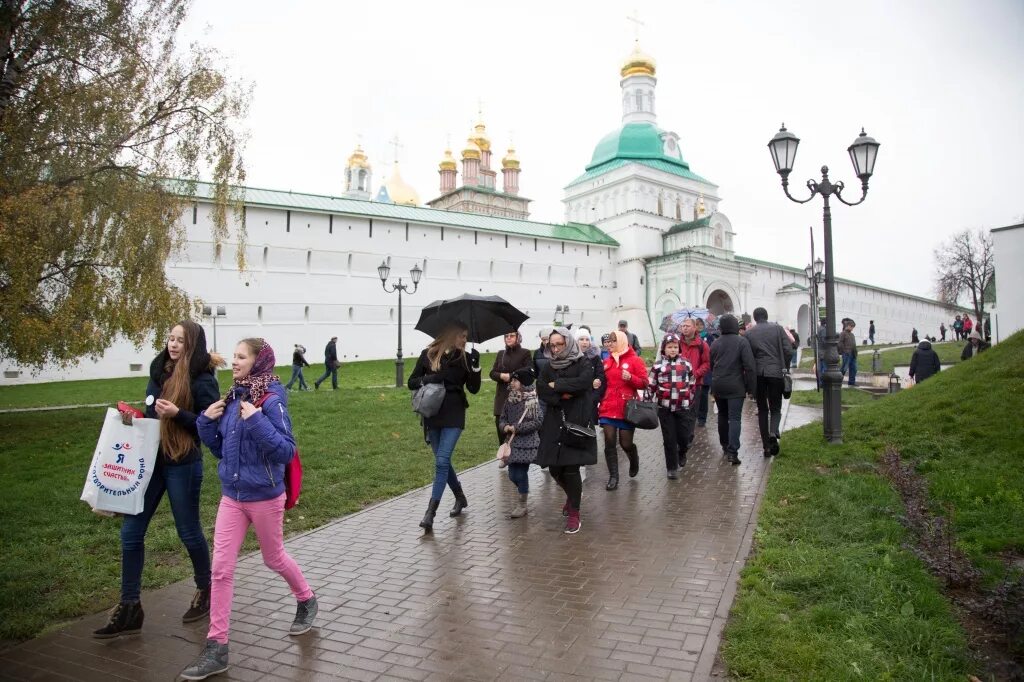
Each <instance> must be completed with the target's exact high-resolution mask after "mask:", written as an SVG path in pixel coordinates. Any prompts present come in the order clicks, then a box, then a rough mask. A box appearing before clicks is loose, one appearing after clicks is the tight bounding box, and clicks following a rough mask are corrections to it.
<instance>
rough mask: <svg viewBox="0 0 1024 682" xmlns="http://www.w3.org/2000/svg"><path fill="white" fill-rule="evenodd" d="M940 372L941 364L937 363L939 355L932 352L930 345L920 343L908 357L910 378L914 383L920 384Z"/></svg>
mask: <svg viewBox="0 0 1024 682" xmlns="http://www.w3.org/2000/svg"><path fill="white" fill-rule="evenodd" d="M941 371H942V364H941V363H940V362H939V354H938V353H936V352H935V351H934V350H932V344H931V343H929V342H928V341H922V342H921V343H919V344H918V345H917V349H916V350H915V351H914V354H913V355H911V356H910V376H912V377H914V380H915V381H918V382H921V381H924V380H925V379H927V378H928V377H930V376H932V375H933V374H938V373H939V372H941Z"/></svg>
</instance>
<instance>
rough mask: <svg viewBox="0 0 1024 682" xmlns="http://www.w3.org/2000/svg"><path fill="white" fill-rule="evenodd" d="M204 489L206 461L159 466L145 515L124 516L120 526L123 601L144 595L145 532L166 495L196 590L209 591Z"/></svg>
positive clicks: (148, 495)
mask: <svg viewBox="0 0 1024 682" xmlns="http://www.w3.org/2000/svg"><path fill="white" fill-rule="evenodd" d="M202 486H203V461H202V460H201V459H199V460H196V461H195V462H193V463H192V464H182V465H179V466H167V465H165V464H162V463H158V464H157V466H156V468H155V469H154V471H153V478H152V479H150V481H149V487H148V488H146V498H145V506H144V507H143V509H142V513H140V514H135V515H134V516H125V517H124V521H123V522H122V523H121V600H122V601H135V600H138V599H139V597H140V595H141V594H142V564H143V562H144V560H145V555H146V530H147V529H148V528H149V522H150V520H151V519H152V518H153V513H154V512H155V511H156V508H157V507H159V506H160V500H161V499H163V496H164V492H166V493H167V499H168V500H170V503H171V514H172V515H173V516H174V525H175V527H176V528H177V529H178V537H179V538H181V542H182V544H184V545H185V549H187V550H188V556H189V558H190V559H192V570H193V572H194V573H195V580H196V587H197V588H199V589H201V590H205V589H207V588H209V587H210V546H209V545H208V544H207V542H206V536H205V535H203V525H202V523H201V522H200V520H199V492H200V490H201V489H202Z"/></svg>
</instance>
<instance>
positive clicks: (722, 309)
mask: <svg viewBox="0 0 1024 682" xmlns="http://www.w3.org/2000/svg"><path fill="white" fill-rule="evenodd" d="M707 308H708V310H710V311H711V312H713V313H714V314H715V315H723V314H725V313H731V312H733V304H732V298H731V297H730V296H729V294H727V293H725V292H724V291H722V290H721V289H715V290H714V291H712V292H711V294H710V295H708V305H707Z"/></svg>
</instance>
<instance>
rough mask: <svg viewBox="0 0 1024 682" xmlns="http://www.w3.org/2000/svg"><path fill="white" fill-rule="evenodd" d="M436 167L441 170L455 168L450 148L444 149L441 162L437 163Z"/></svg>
mask: <svg viewBox="0 0 1024 682" xmlns="http://www.w3.org/2000/svg"><path fill="white" fill-rule="evenodd" d="M437 167H438V168H440V169H441V170H455V169H456V165H455V157H454V156H452V150H451V149H445V150H444V158H443V159H441V163H439V164H437Z"/></svg>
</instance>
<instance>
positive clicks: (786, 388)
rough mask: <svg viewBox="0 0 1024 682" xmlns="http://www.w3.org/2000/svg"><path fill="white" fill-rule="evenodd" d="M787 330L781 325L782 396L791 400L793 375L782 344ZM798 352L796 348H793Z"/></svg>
mask: <svg viewBox="0 0 1024 682" xmlns="http://www.w3.org/2000/svg"><path fill="white" fill-rule="evenodd" d="M785 333H786V332H784V331H782V325H779V362H781V363H782V364H783V368H782V397H783V398H785V399H786V400H789V398H790V396H792V395H793V377H792V376H790V374H789V365H786V350H785V348H784V347H783V345H782V335H783V334H785ZM793 352H794V353H795V352H796V349H795V348H794V349H793Z"/></svg>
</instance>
